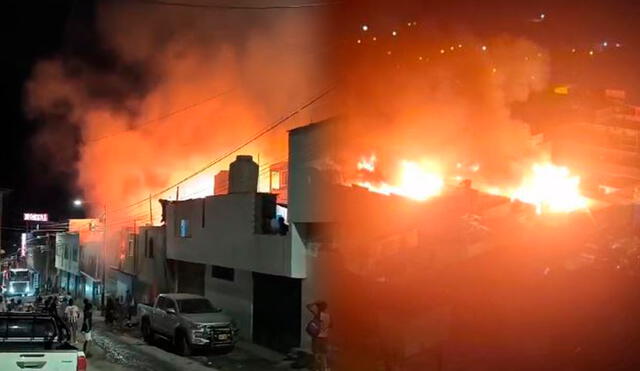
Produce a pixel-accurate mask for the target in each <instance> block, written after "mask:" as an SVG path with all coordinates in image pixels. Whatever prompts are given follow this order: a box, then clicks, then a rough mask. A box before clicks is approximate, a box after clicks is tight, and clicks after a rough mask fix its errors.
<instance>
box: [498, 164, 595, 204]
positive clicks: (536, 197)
mask: <svg viewBox="0 0 640 371" xmlns="http://www.w3.org/2000/svg"><path fill="white" fill-rule="evenodd" d="M510 196H511V199H512V200H514V199H516V200H519V201H522V202H524V203H528V204H532V205H535V207H536V212H537V213H538V214H541V213H542V212H552V213H561V212H571V211H575V210H579V209H584V208H586V207H587V199H586V198H585V197H584V196H582V194H581V193H580V177H578V176H575V175H574V176H572V175H571V174H570V172H569V169H568V168H566V167H563V166H556V165H553V164H550V163H545V164H534V165H533V167H532V171H531V173H530V174H528V175H527V176H525V178H524V180H523V182H522V184H521V185H520V187H519V188H517V189H516V190H515V191H514V192H513V193H512V194H511V195H510Z"/></svg>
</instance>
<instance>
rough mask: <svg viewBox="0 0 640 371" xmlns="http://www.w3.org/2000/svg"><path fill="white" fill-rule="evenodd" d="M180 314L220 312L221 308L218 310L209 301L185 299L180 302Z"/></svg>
mask: <svg viewBox="0 0 640 371" xmlns="http://www.w3.org/2000/svg"><path fill="white" fill-rule="evenodd" d="M178 306H179V307H180V313H187V314H188V313H211V312H220V308H216V307H214V306H213V305H211V303H210V302H209V300H207V299H184V300H178Z"/></svg>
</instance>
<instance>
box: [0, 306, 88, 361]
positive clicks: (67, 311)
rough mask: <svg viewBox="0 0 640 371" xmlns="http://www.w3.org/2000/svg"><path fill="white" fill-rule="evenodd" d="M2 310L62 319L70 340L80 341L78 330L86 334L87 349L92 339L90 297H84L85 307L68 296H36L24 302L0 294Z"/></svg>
mask: <svg viewBox="0 0 640 371" xmlns="http://www.w3.org/2000/svg"><path fill="white" fill-rule="evenodd" d="M0 312H44V313H49V314H51V315H52V316H54V317H56V318H58V319H60V320H62V321H63V322H64V323H65V324H66V325H67V328H68V329H69V335H70V339H69V340H70V341H71V342H72V343H74V344H75V343H77V342H78V331H81V332H82V333H83V334H84V338H85V343H84V347H85V350H86V348H87V346H88V342H89V341H91V330H92V328H93V305H92V304H91V303H90V302H89V300H88V299H86V298H85V299H84V301H83V308H82V310H80V308H79V307H78V306H77V305H76V304H75V303H74V301H73V299H71V298H69V297H67V296H61V297H58V296H56V295H51V296H48V297H47V298H46V299H44V300H43V299H42V297H41V296H38V297H36V299H35V301H34V302H33V303H29V304H23V303H22V300H21V299H18V300H15V299H14V298H11V299H10V300H9V301H8V302H7V301H6V300H5V298H4V297H2V296H0Z"/></svg>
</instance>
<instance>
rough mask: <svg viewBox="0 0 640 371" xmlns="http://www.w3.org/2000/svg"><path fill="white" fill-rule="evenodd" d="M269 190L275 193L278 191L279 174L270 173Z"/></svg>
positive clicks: (275, 172) (277, 172) (276, 172)
mask: <svg viewBox="0 0 640 371" xmlns="http://www.w3.org/2000/svg"><path fill="white" fill-rule="evenodd" d="M271 189H272V190H274V191H277V190H279V189H280V172H279V171H272V172H271Z"/></svg>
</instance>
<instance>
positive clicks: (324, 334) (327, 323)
mask: <svg viewBox="0 0 640 371" xmlns="http://www.w3.org/2000/svg"><path fill="white" fill-rule="evenodd" d="M327 308H328V305H327V303H326V302H324V301H318V302H315V303H311V304H307V309H308V310H309V311H310V312H311V313H312V314H313V319H312V320H311V321H310V322H309V323H308V324H307V333H308V334H309V335H310V336H311V350H312V351H313V358H314V361H315V370H317V371H329V364H328V359H327V354H328V353H329V328H330V327H331V316H329V313H328V312H327Z"/></svg>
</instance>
